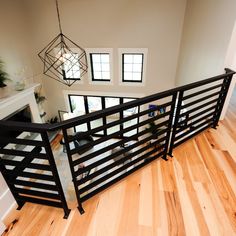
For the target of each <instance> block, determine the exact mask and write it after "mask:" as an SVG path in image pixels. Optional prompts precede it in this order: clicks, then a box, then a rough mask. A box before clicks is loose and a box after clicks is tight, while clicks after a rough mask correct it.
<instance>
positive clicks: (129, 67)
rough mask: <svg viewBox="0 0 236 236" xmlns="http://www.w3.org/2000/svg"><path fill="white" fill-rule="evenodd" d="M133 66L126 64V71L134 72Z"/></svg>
mask: <svg viewBox="0 0 236 236" xmlns="http://www.w3.org/2000/svg"><path fill="white" fill-rule="evenodd" d="M132 70H133V65H132V64H124V71H127V72H132Z"/></svg>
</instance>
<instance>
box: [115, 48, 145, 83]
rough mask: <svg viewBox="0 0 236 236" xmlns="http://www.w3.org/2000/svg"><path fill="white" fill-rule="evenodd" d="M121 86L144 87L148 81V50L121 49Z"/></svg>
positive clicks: (119, 50) (119, 51) (119, 52)
mask: <svg viewBox="0 0 236 236" xmlns="http://www.w3.org/2000/svg"><path fill="white" fill-rule="evenodd" d="M118 54H119V78H120V83H119V84H120V85H126V86H127V85H131V86H144V85H145V82H146V79H145V76H146V65H147V58H148V49H147V48H119V49H118Z"/></svg>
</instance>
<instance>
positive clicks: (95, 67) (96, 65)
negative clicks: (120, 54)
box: [86, 48, 113, 85]
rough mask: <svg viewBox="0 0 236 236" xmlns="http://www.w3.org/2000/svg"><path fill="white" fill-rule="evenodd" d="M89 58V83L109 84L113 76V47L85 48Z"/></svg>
mask: <svg viewBox="0 0 236 236" xmlns="http://www.w3.org/2000/svg"><path fill="white" fill-rule="evenodd" d="M86 53H87V57H88V58H89V60H88V62H89V78H90V84H103V85H111V84H112V77H113V65H112V63H113V49H112V48H86Z"/></svg>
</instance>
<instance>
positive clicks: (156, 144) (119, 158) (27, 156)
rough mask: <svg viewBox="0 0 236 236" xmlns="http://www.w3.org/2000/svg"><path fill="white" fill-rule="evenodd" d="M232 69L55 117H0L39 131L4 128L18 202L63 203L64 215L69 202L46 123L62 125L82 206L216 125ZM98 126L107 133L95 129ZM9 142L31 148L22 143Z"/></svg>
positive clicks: (4, 124) (6, 168)
mask: <svg viewBox="0 0 236 236" xmlns="http://www.w3.org/2000/svg"><path fill="white" fill-rule="evenodd" d="M234 73H235V72H233V71H231V70H229V69H226V73H225V74H222V75H219V76H216V77H212V78H209V79H206V80H202V81H199V82H196V83H192V84H189V85H185V86H182V87H178V88H174V89H170V90H168V91H164V92H161V93H157V94H154V95H150V96H147V97H144V98H140V99H137V100H134V101H131V102H127V103H125V104H122V105H118V106H114V107H110V108H107V109H104V110H101V111H96V112H93V113H90V114H88V115H83V116H80V117H76V118H73V119H70V120H66V121H62V122H60V123H57V124H52V125H49V124H28V123H27V124H25V123H19V122H11V121H0V130H5V131H9V130H17V131H22V132H35V133H38V134H39V137H40V139H39V140H38V141H36V140H29V139H24V138H23V139H22V138H21V139H19V138H12V137H10V136H9V137H5V136H4V135H1V133H0V146H1V148H0V154H1V162H0V167H1V172H2V174H3V176H4V178H5V180H6V182H7V184H8V186H9V188H10V190H11V191H12V193H13V196H14V197H15V199H16V201H17V203H18V205H19V206H22V205H23V204H24V203H25V202H27V201H30V202H34V203H40V204H46V205H50V206H55V207H62V208H63V209H64V211H65V216H66V217H67V216H68V214H69V209H68V207H67V203H66V200H65V197H64V193H63V190H62V187H61V182H60V179H59V177H58V173H57V168H56V165H55V161H54V156H53V152H52V149H51V146H50V143H49V141H48V132H49V131H54V130H61V131H62V134H63V142H62V143H63V144H64V146H65V149H66V152H67V156H68V161H69V165H70V170H71V174H72V178H73V184H74V188H75V193H76V197H77V201H78V208H79V210H80V212H81V213H83V212H84V210H83V208H82V203H83V202H84V201H86V200H87V199H89V198H91V197H92V196H94V195H95V194H97V193H99V192H101V191H103V190H104V189H106V188H107V187H109V186H110V185H112V184H114V183H116V182H117V181H119V180H121V179H122V178H124V177H126V176H128V175H129V174H131V173H133V172H134V171H136V170H138V169H140V168H142V167H143V166H145V165H147V164H148V163H150V162H152V161H153V160H155V159H157V158H159V157H161V158H163V159H165V160H167V159H168V158H167V156H168V155H169V156H172V152H173V149H174V148H175V147H177V146H178V145H180V144H182V143H184V142H185V141H187V140H188V139H190V138H192V137H194V136H195V135H197V134H198V133H200V132H202V131H204V130H205V129H207V128H209V127H212V128H216V127H217V124H218V121H219V118H220V115H221V111H222V108H223V105H224V102H225V98H226V96H227V92H228V89H229V86H230V83H231V80H232V76H233V74H234ZM135 107H139V112H138V113H136V114H132V115H130V116H127V117H121V118H120V119H119V120H114V121H110V123H106V124H105V125H101V124H100V125H99V122H98V125H97V127H94V126H93V127H94V128H92V129H90V130H88V131H85V132H84V131H83V132H77V133H74V134H71V130H75V129H74V128H75V127H79V126H80V125H83V124H85V123H86V124H87V123H88V122H95V123H96V121H97V120H99V119H104V118H107V117H109V116H111V115H114V116H115V114H117V113H120V112H121V111H125V110H128V109H131V108H135ZM137 121H138V122H137ZM117 127H119V128H117ZM77 130H78V128H77ZM134 130H135V132H133V131H134ZM101 131H103V133H106V134H107V135H106V136H102V137H101V136H100V137H98V136H96V135H95V134H97V133H98V132H101ZM4 133H7V132H4ZM119 137H122V138H119ZM11 144H21V145H22V144H24V145H25V147H28V146H31V149H30V151H17V150H13V149H11V148H10V147H11ZM19 156H20V157H22V158H20V159H19V158H18V157H19ZM42 160H43V162H42ZM35 161H36V163H37V164H36V163H35ZM40 161H41V162H40ZM45 162H46V163H47V164H45ZM44 171H47V174H45V173H44ZM49 172H50V173H49ZM22 178H23V179H22ZM42 180H43V182H42ZM45 190H46V192H44V191H45Z"/></svg>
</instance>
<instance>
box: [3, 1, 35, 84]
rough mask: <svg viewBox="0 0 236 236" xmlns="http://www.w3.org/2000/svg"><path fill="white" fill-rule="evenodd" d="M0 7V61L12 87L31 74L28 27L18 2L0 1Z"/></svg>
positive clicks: (22, 9) (30, 48)
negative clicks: (3, 63) (0, 60)
mask: <svg viewBox="0 0 236 236" xmlns="http://www.w3.org/2000/svg"><path fill="white" fill-rule="evenodd" d="M0 6H1V7H0V29H1V36H0V59H2V60H3V61H4V62H5V69H6V71H7V72H8V73H9V77H10V79H11V80H12V82H11V83H10V84H9V85H10V86H14V82H15V81H18V80H20V79H25V78H28V79H29V78H30V77H31V75H32V74H33V72H32V64H31V57H30V54H31V50H32V47H31V39H30V35H29V33H28V28H29V27H28V23H27V19H26V17H25V10H24V8H23V5H22V4H21V2H20V1H17V0H11V1H4V0H0ZM23 69H24V70H25V72H23V71H22V70H23ZM26 82H27V81H26Z"/></svg>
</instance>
